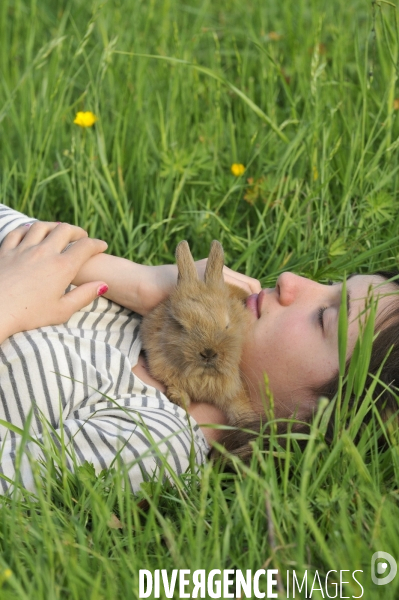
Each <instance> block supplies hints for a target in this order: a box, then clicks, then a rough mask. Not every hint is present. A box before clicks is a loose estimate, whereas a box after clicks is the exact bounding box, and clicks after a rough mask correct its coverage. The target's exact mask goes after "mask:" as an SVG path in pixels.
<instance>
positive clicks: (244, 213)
mask: <svg viewBox="0 0 399 600" xmlns="http://www.w3.org/2000/svg"><path fill="white" fill-rule="evenodd" d="M398 74H399V27H398V11H397V6H396V5H395V2H394V3H390V2H382V1H381V2H376V3H371V2H366V1H365V0H346V1H345V2H344V1H343V0H329V1H327V0H326V1H322V0H311V1H305V0H284V2H275V1H272V0H250V1H249V2H247V3H243V2H238V1H237V0H220V1H219V2H211V1H210V0H208V1H199V0H190V2H187V3H185V2H180V1H179V0H163V1H161V0H145V1H144V0H142V1H139V0H108V1H98V2H97V1H94V2H93V1H88V2H81V1H80V0H66V1H62V2H61V1H59V0H41V1H40V2H39V1H37V0H32V1H31V2H29V1H28V0H2V2H1V4H0V161H1V163H0V164H1V171H0V186H1V187H0V189H1V202H3V203H5V204H8V205H10V206H12V207H14V208H16V209H18V210H21V211H22V212H25V213H27V214H29V215H32V216H35V217H37V218H40V219H43V220H50V221H57V220H62V221H68V222H71V223H75V224H78V225H80V226H82V227H84V228H85V229H87V230H88V232H89V235H91V236H95V237H99V238H102V239H104V240H106V241H107V242H108V244H109V250H108V252H110V253H113V254H117V255H119V256H123V257H126V258H129V259H132V260H134V261H136V262H144V263H147V264H157V263H163V262H172V261H173V254H174V249H175V246H176V243H177V242H178V241H179V240H181V239H183V238H184V239H187V240H188V241H189V243H190V245H191V248H192V251H193V254H194V256H195V257H196V258H202V257H204V256H206V255H207V253H208V249H209V244H210V242H211V240H212V239H214V238H216V239H219V240H220V241H221V242H222V243H223V245H224V248H225V251H226V263H227V264H228V265H229V266H230V267H232V268H234V269H238V270H241V271H242V272H245V273H247V274H249V275H252V276H254V277H257V278H259V279H260V280H261V282H262V284H264V285H269V284H273V282H274V281H275V278H276V276H277V275H278V274H279V273H280V272H282V271H284V270H292V271H295V272H296V273H299V274H301V275H305V276H308V277H311V278H314V279H317V280H320V281H322V282H325V281H327V280H328V279H333V280H341V279H342V278H343V276H344V274H345V273H351V272H353V271H359V272H370V271H373V270H375V269H381V268H385V269H388V268H390V267H393V266H395V265H397V264H398V261H399V246H398V231H399V229H398V225H399V210H398V207H399V178H398V171H399V123H398V114H399V88H398V82H397V78H398ZM82 110H84V111H87V110H90V111H93V112H94V113H95V114H96V115H97V117H98V121H97V123H96V124H95V126H94V127H93V128H90V129H82V128H80V127H78V126H77V125H75V124H74V123H73V120H74V118H75V115H76V112H77V111H82ZM233 163H240V164H243V165H245V172H244V174H243V175H241V176H239V177H236V176H234V175H233V174H232V172H231V165H232V164H233ZM323 423H324V421H323V419H321V422H320V423H319V425H318V426H315V427H314V429H313V431H312V434H311V440H310V443H309V444H308V445H307V448H306V450H305V451H301V450H300V449H299V447H298V446H297V444H296V442H295V439H293V440H292V442H291V445H290V447H289V451H287V452H286V453H285V454H284V456H283V454H282V452H281V449H280V451H279V453H278V456H277V461H276V460H275V457H273V456H272V455H271V454H269V455H264V454H261V453H260V452H255V456H254V461H253V465H252V467H251V468H250V469H247V468H244V467H242V466H240V465H238V466H237V474H236V475H235V476H229V475H226V474H224V475H223V474H221V473H218V472H217V471H213V470H212V469H211V468H210V467H209V466H207V467H205V468H204V471H203V473H202V476H201V479H200V480H199V479H198V478H197V477H196V476H187V477H186V478H185V479H183V480H181V481H180V483H179V485H177V487H175V488H170V487H162V486H161V485H157V484H153V485H150V484H148V485H146V486H144V488H143V492H142V495H141V496H140V498H138V499H137V498H134V497H133V496H131V495H130V494H129V493H127V492H126V491H124V488H123V477H121V476H119V475H118V473H109V474H107V475H104V477H102V478H96V477H95V476H94V475H93V473H91V471H90V469H89V468H88V467H87V468H84V469H82V470H81V471H80V472H78V473H77V474H75V475H68V474H67V473H66V472H65V469H64V468H63V465H62V464H61V463H60V460H59V457H57V456H56V455H53V456H51V453H50V455H49V457H48V458H49V462H48V481H47V484H46V486H45V487H44V488H43V492H41V493H40V496H39V501H38V502H36V503H34V502H32V501H31V500H30V499H27V500H26V501H25V502H20V501H18V502H17V501H12V500H11V501H9V502H6V501H5V502H4V503H2V506H1V508H0V598H7V599H8V598H15V599H17V598H18V599H22V598H23V599H29V600H30V599H33V598H34V599H35V600H36V599H42V598H43V599H46V600H50V599H56V598H73V599H79V600H80V599H82V598H87V599H93V600H94V599H100V598H101V599H102V598H104V599H105V598H132V599H135V598H138V569H140V568H146V569H150V570H153V569H155V568H163V569H168V570H171V569H173V568H188V569H192V570H194V569H206V570H208V571H209V570H211V569H212V568H220V569H223V568H224V569H227V568H230V569H242V570H245V569H252V570H255V569H260V568H265V565H266V566H268V567H269V568H278V569H280V570H281V572H282V573H285V570H286V569H290V570H293V569H295V570H296V571H297V573H298V574H303V573H304V570H306V569H308V570H309V572H314V571H315V570H318V571H319V573H320V574H321V575H323V576H324V575H325V573H326V572H327V571H328V570H330V569H337V570H339V569H348V570H350V571H354V570H355V569H361V570H363V575H360V576H359V580H360V582H361V583H362V585H363V587H364V589H365V594H364V597H365V598H384V599H388V600H389V599H391V598H392V599H395V598H397V597H398V594H399V576H398V577H397V578H396V580H394V581H393V582H392V583H391V584H389V585H387V586H375V585H373V584H372V583H371V579H370V559H371V555H372V554H373V552H375V551H376V550H384V551H387V552H390V553H391V554H392V555H393V556H395V557H396V558H397V559H399V508H398V494H399V489H398V468H399V457H398V450H397V446H396V444H395V443H394V441H393V440H391V442H390V443H389V446H388V448H387V449H386V450H385V451H384V452H383V453H378V452H377V449H376V438H375V434H374V433H373V429H372V428H369V429H368V430H367V431H365V432H364V435H363V436H362V439H361V442H360V443H359V444H357V445H356V444H354V442H353V439H354V432H353V431H351V430H347V429H346V428H345V427H344V426H342V428H341V430H340V432H339V435H338V436H337V440H336V442H335V443H334V444H333V446H332V447H327V445H326V444H325V442H324V439H323V426H324V425H323ZM276 452H277V450H276ZM57 465H58V467H57V468H56V466H57ZM346 575H347V574H346ZM282 583H283V585H284V579H283V582H282ZM333 593H334V590H333V588H331V589H330V594H331V595H332V594H333ZM359 594H360V588H359V586H357V585H356V584H353V585H351V584H347V585H345V586H344V588H343V596H345V595H346V596H348V597H352V596H359ZM175 597H176V598H177V597H178V596H177V595H176V596H175ZM281 597H286V596H285V594H283V593H282V595H281ZM297 597H300V596H299V594H298V592H297ZM301 597H305V596H304V595H303V596H301ZM311 597H312V598H322V597H323V595H322V593H321V592H317V591H315V592H314V593H313V595H312V596H311ZM324 597H326V596H325V593H324Z"/></svg>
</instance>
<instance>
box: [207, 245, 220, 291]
mask: <svg viewBox="0 0 399 600" xmlns="http://www.w3.org/2000/svg"><path fill="white" fill-rule="evenodd" d="M223 267H224V252H223V246H222V244H221V243H220V242H218V241H217V240H213V242H212V244H211V249H210V252H209V256H208V262H207V263H206V268H205V275H204V280H205V283H207V284H210V285H220V284H221V283H223Z"/></svg>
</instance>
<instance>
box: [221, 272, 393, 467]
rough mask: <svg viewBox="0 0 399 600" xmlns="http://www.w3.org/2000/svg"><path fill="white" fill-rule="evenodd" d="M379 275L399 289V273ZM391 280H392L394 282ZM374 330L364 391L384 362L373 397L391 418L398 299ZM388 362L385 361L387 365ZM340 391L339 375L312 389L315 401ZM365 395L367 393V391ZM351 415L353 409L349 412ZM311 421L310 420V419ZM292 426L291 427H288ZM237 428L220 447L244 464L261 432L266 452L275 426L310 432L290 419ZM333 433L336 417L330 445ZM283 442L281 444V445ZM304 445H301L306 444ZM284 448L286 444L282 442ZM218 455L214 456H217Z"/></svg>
mask: <svg viewBox="0 0 399 600" xmlns="http://www.w3.org/2000/svg"><path fill="white" fill-rule="evenodd" d="M375 275H379V276H381V277H383V278H385V279H387V280H390V282H391V283H393V284H395V285H397V286H398V288H399V271H378V272H377V273H375ZM391 280H392V281H391ZM375 331H376V332H378V335H377V337H376V339H375V341H374V343H373V348H372V351H371V358H370V365H369V369H368V375H367V379H366V383H365V386H364V390H365V391H366V390H367V389H368V388H369V387H370V385H371V383H372V382H373V375H376V374H377V373H378V371H379V369H380V367H381V365H382V363H384V365H383V368H382V370H381V373H380V374H379V377H378V383H377V385H376V388H375V392H374V397H375V398H376V401H375V407H376V408H377V410H378V411H379V413H380V415H381V417H382V419H383V420H386V419H387V418H388V417H389V416H390V415H392V414H394V413H397V411H398V408H399V407H398V403H397V400H396V398H395V396H394V395H393V393H392V392H395V391H396V392H397V393H398V392H399V298H398V302H392V304H391V305H390V306H389V308H388V309H385V310H384V311H383V312H382V313H381V314H380V315H379V317H378V318H377V319H376V323H375ZM384 361H385V362H384ZM349 365H350V359H349V360H348V361H347V364H346V369H345V372H346V374H347V373H348V370H349ZM338 389H339V376H338V374H335V375H334V376H333V377H332V378H331V379H329V380H328V381H326V382H324V383H323V384H322V385H321V386H318V387H315V388H312V390H311V391H312V395H313V396H314V397H316V398H320V397H321V396H324V397H326V398H328V399H330V400H332V399H333V398H334V396H335V395H336V394H337V392H338ZM364 394H365V392H364ZM353 403H354V396H353V395H352V396H351V398H350V399H349V408H350V407H351V406H353ZM348 412H349V413H350V412H351V411H350V410H349V411H348ZM370 418H371V411H370V410H369V411H367V414H366V416H365V419H364V422H365V423H367V422H368V421H369V420H370ZM310 421H311V419H310ZM288 423H290V425H288ZM236 427H237V429H234V430H230V431H227V432H225V433H224V435H223V438H222V440H221V444H222V445H223V446H224V447H225V449H226V450H227V452H228V453H229V454H231V455H233V456H237V457H239V458H240V459H241V460H243V461H244V462H245V463H248V462H249V461H250V460H251V456H252V451H253V444H252V442H254V441H255V440H257V439H258V438H259V434H260V433H262V436H263V437H262V444H263V448H264V449H265V450H266V449H267V447H268V440H269V436H268V432H270V429H271V427H274V433H275V435H276V437H278V436H281V435H283V434H286V433H287V431H288V429H289V428H290V430H291V431H293V432H296V433H298V432H301V433H309V429H310V422H309V423H305V422H299V421H297V422H294V423H293V422H292V421H291V422H290V421H288V420H286V421H284V420H279V421H276V422H274V423H273V424H272V425H271V424H268V423H266V424H262V423H261V422H260V420H259V419H258V420H251V421H250V422H241V423H237V424H236ZM333 434H334V414H333V415H332V417H331V418H330V421H329V424H328V427H327V432H326V441H327V442H331V441H332V440H333ZM280 443H281V442H280ZM304 444H305V442H303V441H302V442H300V445H304ZM281 445H284V443H281ZM216 454H217V453H214V455H216Z"/></svg>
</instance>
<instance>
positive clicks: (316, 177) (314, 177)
mask: <svg viewBox="0 0 399 600" xmlns="http://www.w3.org/2000/svg"><path fill="white" fill-rule="evenodd" d="M318 178H319V171H318V170H317V167H316V166H313V181H317V180H318Z"/></svg>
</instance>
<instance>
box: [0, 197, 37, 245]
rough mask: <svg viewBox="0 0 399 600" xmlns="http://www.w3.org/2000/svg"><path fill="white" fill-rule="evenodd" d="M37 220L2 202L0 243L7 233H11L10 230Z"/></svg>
mask: <svg viewBox="0 0 399 600" xmlns="http://www.w3.org/2000/svg"><path fill="white" fill-rule="evenodd" d="M36 220H37V219H32V218H31V217H27V216H26V215H23V214H22V213H20V212H18V211H17V210H14V209H13V208H10V207H9V206H5V204H0V244H1V243H2V242H3V240H4V238H5V237H6V235H7V233H10V231H13V229H16V228H17V227H19V226H20V225H24V224H25V223H34V222H35V221H36Z"/></svg>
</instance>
